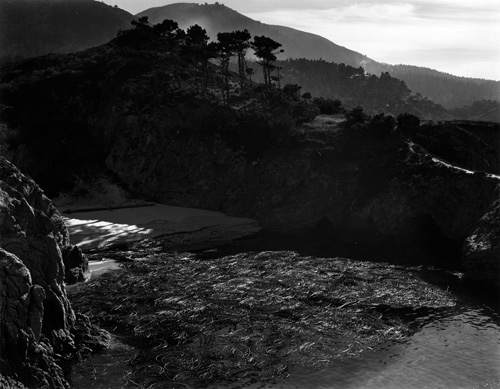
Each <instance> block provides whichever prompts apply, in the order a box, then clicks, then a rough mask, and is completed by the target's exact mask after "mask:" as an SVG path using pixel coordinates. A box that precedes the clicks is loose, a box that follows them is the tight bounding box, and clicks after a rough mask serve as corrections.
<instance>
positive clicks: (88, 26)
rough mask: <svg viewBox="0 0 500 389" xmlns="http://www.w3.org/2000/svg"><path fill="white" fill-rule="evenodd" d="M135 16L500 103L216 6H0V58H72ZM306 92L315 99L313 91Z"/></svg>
mask: <svg viewBox="0 0 500 389" xmlns="http://www.w3.org/2000/svg"><path fill="white" fill-rule="evenodd" d="M141 16H148V18H149V21H150V22H151V23H153V24H155V23H159V22H161V21H163V20H164V19H172V20H175V21H177V22H178V23H179V26H180V27H181V28H183V29H186V28H187V27H189V26H190V25H193V24H199V25H201V26H202V27H204V28H205V29H206V30H207V32H208V34H209V35H210V36H211V37H212V38H213V39H216V36H217V33H218V32H223V31H235V30H242V29H245V28H246V29H248V30H249V31H250V33H251V34H252V35H254V36H255V35H265V36H269V37H271V38H272V39H274V40H276V41H277V42H279V43H281V44H282V45H283V49H284V50H285V52H284V53H283V54H282V55H280V57H279V58H280V59H281V60H285V59H287V58H293V59H299V58H305V59H314V60H319V59H323V60H324V61H327V62H334V63H344V64H346V65H349V66H353V67H359V66H362V67H363V68H364V69H365V70H366V71H367V72H368V73H370V74H375V75H377V76H379V75H380V74H381V73H383V72H388V73H389V74H390V75H391V76H392V77H396V78H398V79H400V80H402V81H404V82H405V83H406V85H407V86H408V87H409V88H410V89H411V90H412V91H413V92H414V93H419V94H420V95H422V96H423V97H427V98H428V99H430V100H432V101H434V102H435V103H437V104H441V105H442V106H443V107H445V108H447V109H453V108H457V107H459V108H461V107H465V106H469V107H470V106H477V105H474V103H475V102H477V101H489V100H491V101H497V102H498V101H500V95H499V94H500V92H499V91H500V81H491V80H482V79H475V78H465V77H457V76H453V75H450V74H447V73H443V72H439V71H437V70H433V69H428V68H422V67H417V66H411V65H389V64H384V63H379V62H376V61H375V60H373V59H371V58H369V57H367V56H365V55H362V54H360V53H358V52H356V51H353V50H350V49H348V48H346V47H343V46H340V45H337V44H335V43H333V42H331V41H329V40H328V39H326V38H323V37H321V36H319V35H315V34H311V33H306V32H303V31H299V30H296V29H293V28H290V27H284V26H274V25H267V24H264V23H261V22H259V21H256V20H253V19H251V18H249V17H247V16H245V15H242V14H240V13H238V12H237V11H235V10H232V9H230V8H228V7H226V6H224V5H222V4H218V3H216V4H206V3H205V4H204V5H200V4H193V3H176V4H171V5H166V6H163V7H155V8H150V9H147V10H145V11H142V12H140V13H139V14H137V15H136V16H134V15H132V14H130V13H128V12H126V11H124V10H121V9H120V8H118V7H116V6H115V7H112V6H109V5H106V4H104V3H102V2H99V1H94V0H1V1H0V60H1V59H17V58H23V57H24V58H25V57H34V56H38V55H44V54H48V53H68V52H78V51H81V50H85V49H88V48H90V47H95V46H99V45H101V44H104V43H107V42H108V41H110V40H111V39H113V38H114V37H116V34H117V33H118V31H120V30H126V29H129V28H131V24H130V22H131V21H132V20H133V19H134V18H137V17H141ZM332 82H333V81H332ZM310 92H311V93H312V94H313V95H314V94H315V93H316V91H315V90H311V91H310ZM332 97H333V96H332Z"/></svg>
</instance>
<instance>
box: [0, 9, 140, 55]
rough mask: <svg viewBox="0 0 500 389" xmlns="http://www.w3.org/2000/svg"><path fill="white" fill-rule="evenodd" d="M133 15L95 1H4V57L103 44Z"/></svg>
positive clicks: (0, 24) (0, 48) (0, 39)
mask: <svg viewBox="0 0 500 389" xmlns="http://www.w3.org/2000/svg"><path fill="white" fill-rule="evenodd" d="M132 19H133V16H132V15H131V14H130V13H128V12H126V11H124V10H122V9H119V8H114V7H111V6H108V5H106V4H104V3H102V2H98V1H94V0H69V1H67V0H49V1H47V0H2V1H1V2H0V58H3V59H5V58H10V59H13V58H19V57H21V58H22V57H34V56H38V55H43V54H47V53H69V52H77V51H81V50H84V49H88V48H90V47H94V46H98V45H102V44H103V43H106V42H108V41H110V40H111V39H112V38H114V37H115V36H116V34H117V33H118V31H119V30H121V29H127V28H129V27H130V21H131V20H132Z"/></svg>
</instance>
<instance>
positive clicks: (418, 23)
mask: <svg viewBox="0 0 500 389" xmlns="http://www.w3.org/2000/svg"><path fill="white" fill-rule="evenodd" d="M104 2H105V3H108V4H110V5H115V4H116V5H118V6H119V7H120V8H123V9H125V10H127V11H129V12H131V13H133V14H136V13H138V12H140V11H143V10H145V9H147V8H151V7H159V6H162V5H167V4H173V3H178V2H184V3H186V2H187V3H205V1H190V0H179V1H172V0H105V1H104ZM207 2H208V3H214V1H207ZM219 3H222V4H225V5H226V6H228V7H230V8H232V9H234V10H236V11H238V12H240V13H242V14H244V15H246V16H248V17H250V18H252V19H255V20H258V21H261V22H263V23H267V24H278V25H283V26H289V27H293V28H296V29H299V30H303V31H307V32H311V33H315V34H318V35H321V36H324V37H325V38H327V39H329V40H331V41H332V42H335V43H336V44H338V45H341V46H345V47H347V48H349V49H352V50H355V51H358V52H360V53H362V54H366V55H367V56H368V57H370V58H372V59H374V60H376V61H379V62H385V63H390V64H409V65H417V66H425V67H429V68H433V69H437V70H440V71H444V72H447V73H451V74H455V75H458V76H465V77H478V78H488V79H494V80H500V0H406V1H405V0H377V1H375V0H219Z"/></svg>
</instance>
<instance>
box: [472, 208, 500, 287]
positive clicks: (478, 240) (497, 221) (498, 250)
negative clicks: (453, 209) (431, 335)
mask: <svg viewBox="0 0 500 389" xmlns="http://www.w3.org/2000/svg"><path fill="white" fill-rule="evenodd" d="M464 268H465V279H466V280H469V281H471V282H474V283H481V285H482V286H493V287H495V288H496V289H500V200H497V201H495V202H494V203H493V205H492V206H491V208H490V210H489V211H488V212H487V213H486V214H485V215H484V216H483V217H482V218H481V219H480V220H479V222H478V223H477V225H476V228H475V229H474V232H473V233H472V234H471V235H470V236H469V237H468V238H467V239H466V240H465V243H464Z"/></svg>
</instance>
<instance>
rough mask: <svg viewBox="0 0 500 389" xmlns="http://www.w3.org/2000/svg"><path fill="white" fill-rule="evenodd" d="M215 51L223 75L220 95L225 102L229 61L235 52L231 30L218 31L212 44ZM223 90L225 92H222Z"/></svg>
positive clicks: (226, 100)
mask: <svg viewBox="0 0 500 389" xmlns="http://www.w3.org/2000/svg"><path fill="white" fill-rule="evenodd" d="M212 47H213V48H214V49H215V52H216V53H217V58H218V59H219V62H220V66H221V69H222V75H223V77H224V82H223V84H224V86H223V88H222V89H223V93H222V96H223V98H224V100H225V102H228V101H229V61H230V60H231V57H232V56H233V55H235V54H236V40H235V36H234V33H233V32H219V33H218V34H217V42H216V43H215V44H214V45H213V46H212ZM224 91H225V93H224Z"/></svg>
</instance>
